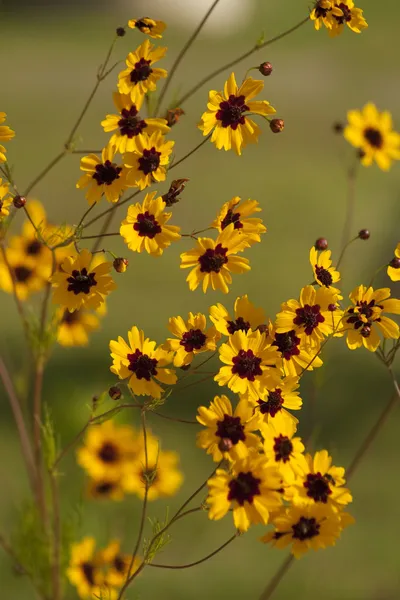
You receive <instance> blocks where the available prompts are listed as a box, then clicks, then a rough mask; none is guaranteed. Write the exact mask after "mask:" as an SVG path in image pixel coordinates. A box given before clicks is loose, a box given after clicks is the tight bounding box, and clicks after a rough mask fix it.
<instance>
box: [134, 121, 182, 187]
mask: <svg viewBox="0 0 400 600" xmlns="http://www.w3.org/2000/svg"><path fill="white" fill-rule="evenodd" d="M174 144H175V142H173V141H169V142H166V141H165V138H164V137H163V135H162V133H161V132H160V131H155V132H154V133H152V134H151V135H147V134H146V133H144V134H143V135H141V136H140V138H138V139H137V141H136V148H135V151H134V152H127V153H126V154H124V158H123V160H124V164H125V167H126V168H127V169H128V171H127V176H126V177H127V182H128V185H130V186H134V187H135V186H136V187H138V188H139V189H140V190H144V188H146V187H148V186H149V185H151V184H152V183H154V182H155V181H158V182H160V181H165V179H166V177H167V165H168V164H169V157H170V154H171V152H172V148H173V146H174Z"/></svg>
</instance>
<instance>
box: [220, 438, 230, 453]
mask: <svg viewBox="0 0 400 600" xmlns="http://www.w3.org/2000/svg"><path fill="white" fill-rule="evenodd" d="M232 447H233V443H232V440H230V439H229V438H221V440H220V442H219V444H218V448H219V449H220V450H221V452H229V450H232Z"/></svg>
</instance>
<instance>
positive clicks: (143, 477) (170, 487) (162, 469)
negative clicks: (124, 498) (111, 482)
mask: <svg viewBox="0 0 400 600" xmlns="http://www.w3.org/2000/svg"><path fill="white" fill-rule="evenodd" d="M146 445H147V452H146V451H145V445H144V440H143V436H142V437H141V450H140V453H139V456H138V457H137V458H136V459H135V460H134V461H132V462H130V463H128V464H127V465H126V466H125V469H124V474H123V478H122V486H123V488H124V490H125V491H126V492H127V493H131V494H136V495H137V496H138V497H139V498H141V499H143V498H144V495H145V489H146V482H147V485H148V486H149V489H148V494H147V499H148V500H157V498H166V497H168V496H173V495H174V494H176V492H177V491H178V489H179V488H180V486H181V485H182V482H183V475H182V473H181V471H179V469H178V462H179V456H178V454H177V453H176V452H170V451H164V450H161V449H160V443H159V440H158V439H157V438H156V437H154V436H153V435H151V433H150V432H148V433H147V442H146ZM146 456H147V465H146ZM146 466H147V468H146Z"/></svg>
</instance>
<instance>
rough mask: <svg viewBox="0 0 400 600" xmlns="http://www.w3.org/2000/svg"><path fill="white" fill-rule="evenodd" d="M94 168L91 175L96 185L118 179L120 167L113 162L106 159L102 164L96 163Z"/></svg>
mask: <svg viewBox="0 0 400 600" xmlns="http://www.w3.org/2000/svg"><path fill="white" fill-rule="evenodd" d="M95 170H96V173H94V174H93V175H92V178H93V179H95V181H97V185H111V184H112V183H113V182H114V181H115V180H116V179H119V174H120V173H121V171H122V167H117V165H116V164H115V163H112V162H111V161H110V160H106V162H105V163H104V164H100V165H96V166H95Z"/></svg>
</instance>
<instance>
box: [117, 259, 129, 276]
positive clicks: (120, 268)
mask: <svg viewBox="0 0 400 600" xmlns="http://www.w3.org/2000/svg"><path fill="white" fill-rule="evenodd" d="M128 264H129V263H128V261H127V259H126V258H116V259H115V260H114V262H113V267H114V269H115V270H116V271H117V273H125V271H126V269H127V268H128Z"/></svg>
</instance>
